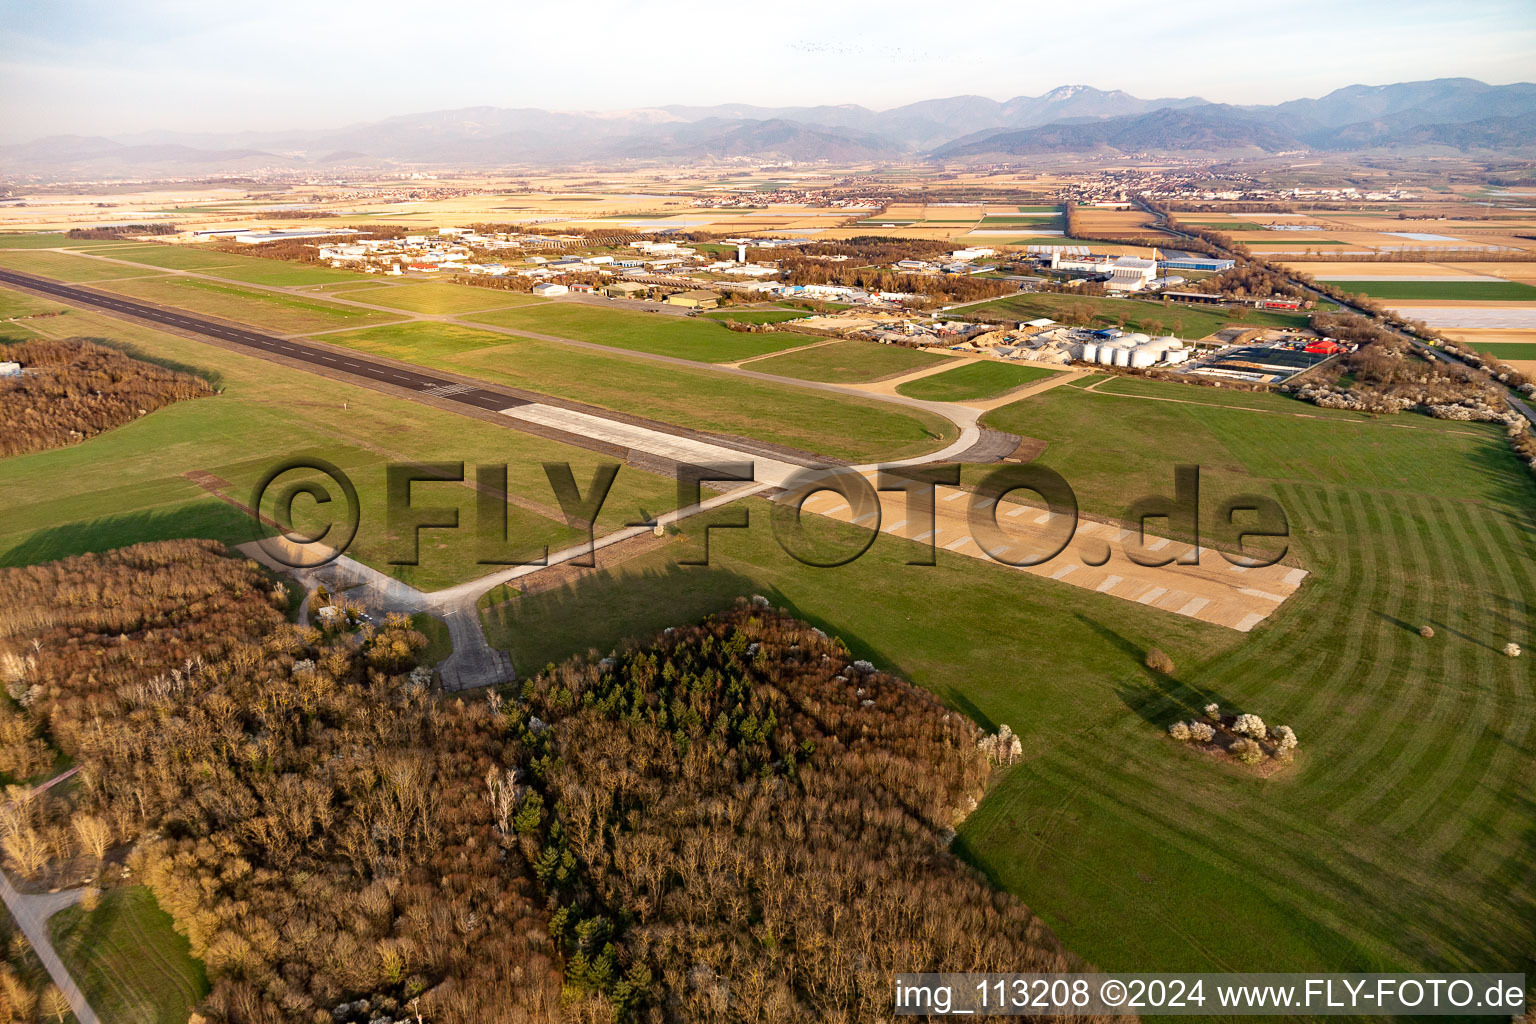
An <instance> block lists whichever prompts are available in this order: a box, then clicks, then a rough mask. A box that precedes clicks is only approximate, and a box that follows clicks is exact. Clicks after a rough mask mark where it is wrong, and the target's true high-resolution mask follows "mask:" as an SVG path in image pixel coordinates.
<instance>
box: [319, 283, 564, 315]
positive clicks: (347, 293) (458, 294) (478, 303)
mask: <svg viewBox="0 0 1536 1024" xmlns="http://www.w3.org/2000/svg"><path fill="white" fill-rule="evenodd" d="M341 287H342V289H343V290H341V291H340V294H341V295H342V296H343V297H345V298H348V299H352V300H354V301H356V302H367V303H371V304H372V305H375V306H388V307H390V308H391V309H403V310H408V311H410V312H412V313H437V314H445V315H446V314H453V313H472V312H474V311H475V310H483V309H503V308H506V307H508V306H532V305H537V304H539V303H541V302H546V301H548V300H546V299H541V298H539V297H538V296H537V295H529V294H525V293H523V292H512V291H504V290H502V289H499V288H477V287H476V286H474V285H468V284H449V283H448V282H446V281H427V282H423V283H421V284H417V283H415V282H412V283H410V284H398V285H386V284H378V285H375V286H373V287H368V288H355V287H352V286H350V285H344V286H341ZM329 290H330V291H337V290H338V289H336V288H332V289H329Z"/></svg>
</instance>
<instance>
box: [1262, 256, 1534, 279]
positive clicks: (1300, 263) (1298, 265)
mask: <svg viewBox="0 0 1536 1024" xmlns="http://www.w3.org/2000/svg"><path fill="white" fill-rule="evenodd" d="M1280 263H1281V266H1283V267H1286V268H1287V269H1289V270H1299V271H1301V272H1302V273H1303V274H1310V275H1311V276H1312V277H1314V278H1317V279H1318V280H1319V281H1353V280H1360V281H1367V280H1373V279H1376V280H1379V279H1384V278H1399V277H1401V278H1408V279H1410V280H1411V279H1413V278H1424V277H1433V278H1444V279H1447V280H1454V279H1459V278H1469V279H1471V280H1477V279H1478V278H1484V277H1494V278H1508V279H1510V280H1517V279H1518V278H1516V277H1510V273H1511V272H1514V273H1516V274H1518V273H1519V272H1520V271H1521V270H1522V268H1524V267H1525V264H1521V263H1427V262H1419V261H1408V260H1403V261H1399V262H1393V261H1388V260H1326V261H1324V260H1297V261H1291V262H1286V261H1284V260H1282V261H1280ZM1494 267H1499V268H1503V269H1504V273H1502V274H1500V273H1496V272H1493V270H1492V269H1491V268H1494Z"/></svg>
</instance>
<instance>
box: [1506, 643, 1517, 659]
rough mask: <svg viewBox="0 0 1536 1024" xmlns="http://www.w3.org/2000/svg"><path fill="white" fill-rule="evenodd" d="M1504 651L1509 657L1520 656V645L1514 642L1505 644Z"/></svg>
mask: <svg viewBox="0 0 1536 1024" xmlns="http://www.w3.org/2000/svg"><path fill="white" fill-rule="evenodd" d="M1504 653H1505V654H1507V655H1509V656H1510V657H1511V658H1518V657H1520V645H1519V644H1514V643H1510V644H1505V645H1504Z"/></svg>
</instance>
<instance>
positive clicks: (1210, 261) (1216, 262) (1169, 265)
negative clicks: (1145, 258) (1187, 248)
mask: <svg viewBox="0 0 1536 1024" xmlns="http://www.w3.org/2000/svg"><path fill="white" fill-rule="evenodd" d="M1158 265H1159V266H1160V267H1162V269H1163V270H1165V271H1166V270H1203V271H1209V272H1211V273H1213V274H1219V273H1221V272H1222V271H1223V270H1231V269H1232V268H1233V267H1235V266H1237V263H1236V261H1235V260H1220V259H1215V258H1213V257H1210V256H1179V257H1177V258H1175V259H1171V260H1159V261H1158Z"/></svg>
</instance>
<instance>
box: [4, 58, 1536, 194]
mask: <svg viewBox="0 0 1536 1024" xmlns="http://www.w3.org/2000/svg"><path fill="white" fill-rule="evenodd" d="M1410 148H1411V149H1416V150H1424V149H1437V150H1452V151H1464V152H1465V151H1491V152H1501V153H1519V154H1528V153H1531V152H1533V151H1536V85H1532V84H1529V83H1521V84H1515V85H1503V86H1491V85H1487V84H1484V83H1482V82H1478V81H1475V80H1473V79H1467V78H1450V79H1437V80H1434V81H1426V82H1404V83H1398V84H1395V85H1384V86H1365V85H1352V86H1348V87H1346V88H1342V89H1337V90H1335V91H1333V92H1331V93H1329V94H1328V95H1326V96H1322V97H1319V98H1316V99H1298V100H1290V101H1287V102H1284V103H1278V104H1275V105H1272V106H1235V105H1231V104H1224V103H1213V102H1209V101H1207V100H1205V99H1202V98H1200V97H1194V96H1188V97H1181V98H1164V99H1140V98H1138V97H1135V96H1131V95H1129V94H1128V93H1124V92H1120V91H1103V90H1100V89H1095V88H1092V87H1090V86H1086V85H1069V86H1061V87H1059V88H1056V89H1052V90H1051V91H1049V92H1047V93H1044V94H1043V95H1040V96H1016V97H1014V98H1013V99H1010V100H1005V101H997V100H992V99H988V98H987V97H984V96H952V97H948V98H945V99H933V100H924V101H921V102H918V103H911V104H907V105H905V106H901V107H895V108H893V109H890V110H882V111H875V110H870V109H869V108H867V107H861V106H855V105H840V106H814V107H761V106H751V105H747V104H739V103H727V104H719V105H714V106H666V107H648V108H641V109H635V110H625V111H615V112H600V113H594V112H583V111H551V110H541V109H536V108H503V107H466V108H462V109H458V110H442V111H432V112H428V113H422V114H410V115H404V116H400V117H391V118H386V119H384V120H381V121H375V122H370V123H365V124H355V125H350V126H347V127H342V128H333V129H318V130H304V131H277V132H272V131H268V132H233V133H216V132H198V133H185V132H142V133H137V134H134V135H125V136H119V137H111V138H108V137H101V136H95V137H83V136H72V135H59V136H50V137H48V138H44V139H39V140H37V141H34V142H29V143H24V144H20V145H9V146H0V173H3V174H11V175H83V176H106V175H112V174H138V175H149V174H156V173H158V174H174V175H190V174H209V173H215V172H220V173H230V172H235V173H238V172H241V171H251V170H255V169H258V168H263V169H282V168H289V169H293V170H302V169H315V170H322V169H333V168H361V167H392V166H393V167H418V168H426V167H444V168H446V167H456V168H465V169H469V168H495V167H515V166H519V165H522V166H537V165H546V166H547V165H551V164H584V163H596V162H608V163H611V162H616V161H617V162H624V161H636V162H647V161H654V162H667V161H697V160H707V159H734V158H747V159H763V160H788V161H796V162H813V161H828V162H833V163H858V162H870V161H875V162H881V161H901V160H918V159H930V160H937V161H951V162H961V161H968V160H986V159H1007V158H1010V157H1017V156H1026V155H1032V154H1048V153H1049V154H1056V153H1100V154H1105V153H1107V154H1116V153H1119V154H1131V153H1151V152H1159V151H1178V152H1192V151H1194V152H1207V153H1226V154H1242V153H1248V154H1253V155H1261V154H1265V153H1277V152H1292V151H1314V152H1349V151H1360V150H1394V149H1397V150H1401V149H1410Z"/></svg>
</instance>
